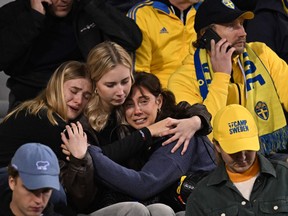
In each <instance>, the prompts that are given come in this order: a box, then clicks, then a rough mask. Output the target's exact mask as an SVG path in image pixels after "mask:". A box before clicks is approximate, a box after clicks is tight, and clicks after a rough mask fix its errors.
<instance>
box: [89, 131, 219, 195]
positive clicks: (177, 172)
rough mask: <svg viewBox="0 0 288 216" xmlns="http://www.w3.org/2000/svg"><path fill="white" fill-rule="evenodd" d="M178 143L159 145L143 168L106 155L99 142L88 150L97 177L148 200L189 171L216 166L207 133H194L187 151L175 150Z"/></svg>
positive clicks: (114, 186) (125, 191) (123, 190)
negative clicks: (116, 161)
mask: <svg viewBox="0 0 288 216" xmlns="http://www.w3.org/2000/svg"><path fill="white" fill-rule="evenodd" d="M174 144H175V143H172V144H169V145H167V146H164V147H159V148H158V149H157V150H156V151H154V152H153V153H152V155H151V156H150V158H149V159H148V161H147V162H146V164H145V165H144V166H143V167H142V169H141V170H140V171H135V170H132V169H128V168H126V167H123V166H121V165H119V164H117V163H115V162H114V161H112V160H110V159H109V158H108V157H106V156H105V155H103V153H102V150H101V149H100V148H99V147H97V146H90V147H89V149H88V151H89V153H90V154H91V157H92V158H93V164H94V169H95V176H96V178H100V179H101V180H102V181H103V182H105V184H107V185H108V186H109V187H112V188H114V189H116V190H117V191H120V192H122V193H125V194H127V195H129V196H131V197H133V198H135V199H136V200H145V199H148V198H150V197H152V196H155V195H157V194H158V193H160V192H161V191H163V190H164V189H166V188H167V187H168V186H170V185H171V184H173V183H175V182H176V181H177V180H178V179H179V178H180V177H181V176H182V175H184V174H186V173H187V172H188V171H191V172H197V171H209V170H212V169H214V168H215V164H214V163H213V161H212V160H214V158H213V155H214V153H213V147H212V146H211V143H210V142H209V140H208V138H207V137H205V136H194V137H193V138H192V139H191V140H190V144H189V147H188V150H187V152H186V153H185V154H184V155H181V149H178V151H176V152H175V153H174V154H172V153H171V149H172V148H173V147H174ZM135 145H137V143H135Z"/></svg>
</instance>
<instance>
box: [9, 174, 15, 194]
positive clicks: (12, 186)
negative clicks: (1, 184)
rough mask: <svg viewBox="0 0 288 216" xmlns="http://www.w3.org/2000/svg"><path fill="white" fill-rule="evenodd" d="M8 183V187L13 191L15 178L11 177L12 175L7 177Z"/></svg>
mask: <svg viewBox="0 0 288 216" xmlns="http://www.w3.org/2000/svg"><path fill="white" fill-rule="evenodd" d="M8 184H9V187H10V189H11V190H12V191H13V190H14V188H15V185H16V179H15V178H13V177H12V176H9V177H8Z"/></svg>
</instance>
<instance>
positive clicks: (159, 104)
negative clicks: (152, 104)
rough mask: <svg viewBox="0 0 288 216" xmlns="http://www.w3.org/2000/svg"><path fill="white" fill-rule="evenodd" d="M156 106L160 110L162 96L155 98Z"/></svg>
mask: <svg viewBox="0 0 288 216" xmlns="http://www.w3.org/2000/svg"><path fill="white" fill-rule="evenodd" d="M156 104H157V105H158V109H161V108H162V104H163V96H162V94H159V95H158V97H157V98H156Z"/></svg>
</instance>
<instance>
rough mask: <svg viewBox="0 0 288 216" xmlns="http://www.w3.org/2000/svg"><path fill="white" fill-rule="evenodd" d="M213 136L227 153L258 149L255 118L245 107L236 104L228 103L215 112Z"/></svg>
mask: <svg viewBox="0 0 288 216" xmlns="http://www.w3.org/2000/svg"><path fill="white" fill-rule="evenodd" d="M213 136H214V139H216V140H217V141H218V142H219V144H220V146H221V148H222V149H223V150H224V151H225V152H226V153H227V154H234V153H236V152H240V151H244V150H252V151H258V150H259V149H260V144H259V138H258V129H257V126H256V123H255V120H254V118H253V116H252V115H251V113H250V112H249V111H248V110H247V109H246V108H245V107H243V106H241V105H238V104H231V105H228V106H226V107H224V108H222V109H221V110H219V111H218V112H217V114H216V116H215V117H214V121H213Z"/></svg>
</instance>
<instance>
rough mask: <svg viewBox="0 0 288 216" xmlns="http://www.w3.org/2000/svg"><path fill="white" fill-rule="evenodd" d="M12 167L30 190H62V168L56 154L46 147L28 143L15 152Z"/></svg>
mask: <svg viewBox="0 0 288 216" xmlns="http://www.w3.org/2000/svg"><path fill="white" fill-rule="evenodd" d="M11 165H12V167H14V168H15V169H16V170H17V171H18V172H19V176H20V178H21V180H22V182H23V184H24V186H25V187H26V188H27V189H29V190H37V189H40V188H53V189H56V190H59V189H60V183H59V173H60V168H59V164H58V159H57V157H56V155H55V153H54V152H53V151H52V150H51V148H49V147H48V146H46V145H43V144H40V143H27V144H24V145H22V146H21V147H19V148H18V149H17V151H16V152H15V154H14V156H13V158H12V160H11Z"/></svg>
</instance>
